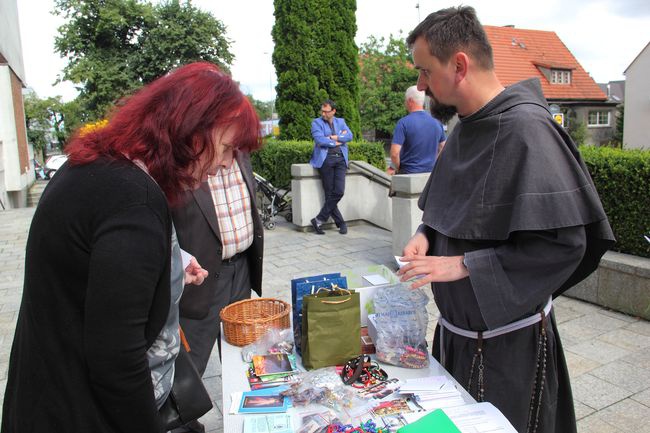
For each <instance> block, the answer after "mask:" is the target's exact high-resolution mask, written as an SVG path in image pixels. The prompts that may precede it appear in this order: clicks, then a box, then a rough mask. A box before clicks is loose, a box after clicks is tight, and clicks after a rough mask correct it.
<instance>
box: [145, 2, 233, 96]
mask: <svg viewBox="0 0 650 433" xmlns="http://www.w3.org/2000/svg"><path fill="white" fill-rule="evenodd" d="M225 35H226V27H225V26H224V25H223V23H222V22H221V21H219V20H217V19H216V18H214V17H213V16H212V15H211V14H210V13H209V12H204V11H202V10H200V9H198V8H196V7H194V6H192V4H191V3H190V1H186V2H185V3H184V4H182V5H181V4H180V2H179V0H171V1H168V2H166V3H163V4H161V5H159V6H157V7H155V8H154V20H152V22H151V23H149V24H148V25H147V26H146V28H145V32H144V33H143V35H142V37H141V38H140V40H141V42H140V44H139V49H140V51H141V52H140V53H139V55H138V56H136V58H135V59H134V60H135V63H134V65H135V69H136V71H135V72H136V74H137V76H138V78H139V79H141V80H142V81H143V82H144V83H149V82H151V81H153V80H155V79H156V78H158V77H160V76H161V75H163V74H165V73H167V72H168V71H169V70H171V69H173V68H177V67H179V66H181V65H183V64H186V63H189V62H194V61H200V60H206V61H208V62H212V63H214V64H216V65H218V66H219V67H220V68H221V69H222V70H225V71H229V66H230V65H231V64H232V62H233V60H234V56H233V54H232V53H231V52H230V43H231V41H230V40H229V39H227V38H226V36H225Z"/></svg>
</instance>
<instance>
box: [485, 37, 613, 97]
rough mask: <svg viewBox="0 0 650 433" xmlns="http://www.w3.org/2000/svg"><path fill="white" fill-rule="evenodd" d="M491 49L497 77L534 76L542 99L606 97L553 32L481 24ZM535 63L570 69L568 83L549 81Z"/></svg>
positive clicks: (510, 81)
mask: <svg viewBox="0 0 650 433" xmlns="http://www.w3.org/2000/svg"><path fill="white" fill-rule="evenodd" d="M484 28H485V32H486V34H487V37H488V39H489V41H490V44H491V45H492V50H493V51H494V68H495V72H496V75H497V77H499V80H501V82H502V83H503V85H505V86H508V85H510V84H514V83H516V82H519V81H521V80H525V79H527V78H531V77H537V78H539V80H540V81H541V83H542V92H543V93H544V97H545V98H546V99H578V100H589V101H606V100H607V95H605V93H604V92H603V91H602V90H601V89H600V88H599V87H598V84H596V82H595V81H594V79H593V78H591V76H589V74H587V72H586V71H585V70H584V69H583V68H582V66H581V65H580V63H578V61H577V60H576V58H575V57H573V54H571V51H569V49H568V48H567V47H566V45H564V43H563V42H562V41H561V40H560V38H559V37H558V36H557V34H555V32H549V31H543V30H526V29H517V28H514V27H496V26H484ZM536 65H541V66H546V67H550V68H554V69H570V70H571V84H551V83H550V82H549V81H548V79H547V78H546V77H545V76H544V74H543V73H542V72H541V71H540V69H539V68H538V67H537V66H536Z"/></svg>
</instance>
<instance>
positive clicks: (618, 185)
mask: <svg viewBox="0 0 650 433" xmlns="http://www.w3.org/2000/svg"><path fill="white" fill-rule="evenodd" d="M348 146H349V148H350V160H360V161H366V162H368V163H370V164H372V165H374V166H375V167H377V168H379V169H381V170H384V169H385V168H386V159H385V156H384V149H383V145H382V144H381V143H369V142H351V143H349V144H348ZM313 147H314V146H313V143H312V142H311V141H281V140H273V139H271V140H269V141H268V142H267V143H266V145H265V146H264V147H263V148H262V150H260V151H258V152H255V153H253V154H252V155H251V160H252V163H253V169H254V170H255V171H256V172H257V173H259V174H260V175H261V176H263V177H264V178H266V179H267V180H269V181H270V182H271V183H272V184H273V185H274V186H275V187H287V186H289V185H290V183H291V164H300V163H303V164H305V163H308V162H309V159H310V158H311V153H312V149H313ZM580 153H581V154H582V157H583V158H584V160H585V164H586V165H587V168H588V169H589V173H591V177H592V178H593V180H594V184H595V185H596V190H597V191H598V194H599V195H600V199H601V201H602V203H603V207H604V208H605V212H606V213H607V217H608V218H609V222H610V224H611V226H612V229H613V231H614V235H615V236H616V244H615V245H614V247H613V248H612V249H613V250H614V251H618V252H622V253H626V254H633V255H637V256H641V257H650V243H648V242H647V241H646V240H645V238H644V237H643V235H649V236H650V151H646V150H628V149H614V148H609V147H593V146H581V147H580Z"/></svg>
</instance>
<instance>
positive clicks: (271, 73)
mask: <svg viewBox="0 0 650 433" xmlns="http://www.w3.org/2000/svg"><path fill="white" fill-rule="evenodd" d="M264 54H270V55H271V70H270V71H269V90H270V91H271V119H270V120H271V130H273V110H274V108H275V98H274V97H273V52H270V53H269V52H268V51H264Z"/></svg>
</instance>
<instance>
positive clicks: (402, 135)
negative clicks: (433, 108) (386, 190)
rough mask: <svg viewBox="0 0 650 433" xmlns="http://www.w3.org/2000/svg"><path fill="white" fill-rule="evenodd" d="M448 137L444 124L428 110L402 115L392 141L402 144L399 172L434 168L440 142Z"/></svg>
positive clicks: (420, 171)
mask: <svg viewBox="0 0 650 433" xmlns="http://www.w3.org/2000/svg"><path fill="white" fill-rule="evenodd" d="M446 139H447V137H446V136H445V131H444V129H443V127H442V124H441V123H440V122H439V121H438V120H437V119H434V118H433V117H431V115H430V114H429V113H427V112H426V111H414V112H412V113H409V114H408V115H406V116H404V117H402V118H401V119H400V120H399V121H398V122H397V125H395V131H393V141H392V143H394V144H400V145H401V146H402V148H401V150H400V153H399V173H400V174H409V173H428V172H430V171H431V170H433V164H434V163H435V162H436V155H437V154H438V144H439V143H440V142H442V141H445V140H446Z"/></svg>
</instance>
